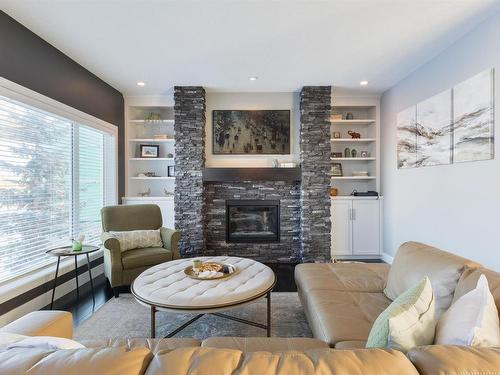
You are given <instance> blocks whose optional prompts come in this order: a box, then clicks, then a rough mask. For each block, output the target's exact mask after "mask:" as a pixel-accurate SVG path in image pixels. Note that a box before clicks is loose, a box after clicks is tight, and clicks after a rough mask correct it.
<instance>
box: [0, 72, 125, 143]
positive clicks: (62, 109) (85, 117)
mask: <svg viewBox="0 0 500 375" xmlns="http://www.w3.org/2000/svg"><path fill="white" fill-rule="evenodd" d="M0 95H4V96H6V97H8V98H11V99H14V100H18V101H20V102H23V103H26V104H28V105H31V106H33V107H36V108H39V109H42V110H44V111H48V112H51V113H54V114H56V115H58V116H61V117H64V118H66V119H68V120H72V121H75V122H78V123H80V124H83V125H87V126H90V127H92V128H94V129H98V130H101V131H104V132H107V133H110V134H113V135H115V136H117V135H118V126H117V125H113V124H111V123H109V122H106V121H104V120H101V119H99V118H97V117H94V116H92V115H89V114H88V113H85V112H82V111H80V110H78V109H75V108H73V107H70V106H69V105H66V104H64V103H61V102H58V101H57V100H54V99H52V98H49V97H48V96H45V95H42V94H40V93H38V92H36V91H33V90H30V89H28V88H26V87H24V86H21V85H19V84H17V83H15V82H12V81H9V80H8V79H5V78H3V77H0Z"/></svg>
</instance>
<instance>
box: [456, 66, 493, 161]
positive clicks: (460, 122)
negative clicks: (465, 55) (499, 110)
mask: <svg viewBox="0 0 500 375" xmlns="http://www.w3.org/2000/svg"><path fill="white" fill-rule="evenodd" d="M493 75H494V72H493V69H488V70H485V71H484V72H481V73H479V74H478V75H475V76H474V77H472V78H469V79H468V80H466V81H464V82H462V83H459V84H458V85H456V86H455V87H454V88H453V129H454V130H453V161H454V162H464V161H475V160H489V159H493V156H494V149H493V140H494V123H495V119H494V113H493V107H494V104H493V103H494V102H493V100H494V94H493Z"/></svg>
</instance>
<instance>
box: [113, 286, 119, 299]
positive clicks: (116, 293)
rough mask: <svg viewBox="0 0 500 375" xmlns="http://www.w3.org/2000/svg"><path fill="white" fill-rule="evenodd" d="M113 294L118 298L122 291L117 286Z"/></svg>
mask: <svg viewBox="0 0 500 375" xmlns="http://www.w3.org/2000/svg"><path fill="white" fill-rule="evenodd" d="M113 295H114V296H115V298H118V297H119V296H120V291H119V290H118V288H117V287H115V288H113Z"/></svg>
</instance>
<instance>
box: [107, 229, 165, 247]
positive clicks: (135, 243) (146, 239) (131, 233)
mask: <svg viewBox="0 0 500 375" xmlns="http://www.w3.org/2000/svg"><path fill="white" fill-rule="evenodd" d="M109 233H111V234H112V235H113V236H115V237H116V238H117V239H118V242H120V251H122V252H123V251H128V250H133V249H145V248H148V247H162V246H163V242H162V240H161V236H160V230H159V229H142V230H128V231H119V232H117V231H111V232H109Z"/></svg>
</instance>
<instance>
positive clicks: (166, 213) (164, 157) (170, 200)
mask: <svg viewBox="0 0 500 375" xmlns="http://www.w3.org/2000/svg"><path fill="white" fill-rule="evenodd" d="M125 108H126V112H125V121H126V127H125V137H126V141H127V142H126V145H125V149H126V150H125V153H126V161H127V166H126V179H127V184H126V194H125V197H122V201H123V204H145V203H152V204H157V205H158V206H160V208H161V211H162V216H163V225H164V226H166V227H170V228H173V227H174V197H173V194H174V189H175V177H174V176H173V175H172V172H173V171H172V168H170V175H169V167H173V166H174V159H175V139H174V107H173V101H172V98H167V97H147V96H145V97H131V98H126V99H125ZM152 114H154V116H151V115H152ZM152 117H153V118H154V117H156V118H158V117H159V119H156V120H149V119H148V118H152ZM141 145H155V146H158V149H159V155H158V157H157V158H144V157H141V154H140V149H141ZM150 173H154V174H155V175H156V177H151V176H148V175H149V174H150ZM147 194H149V195H147ZM144 195H147V196H144Z"/></svg>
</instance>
